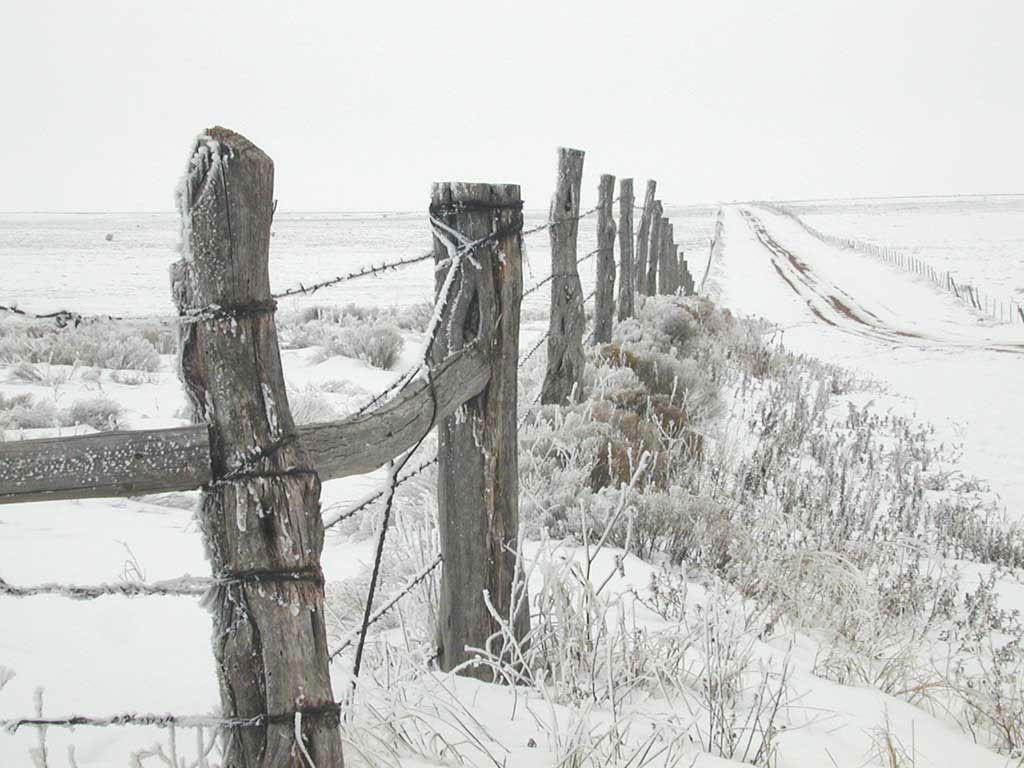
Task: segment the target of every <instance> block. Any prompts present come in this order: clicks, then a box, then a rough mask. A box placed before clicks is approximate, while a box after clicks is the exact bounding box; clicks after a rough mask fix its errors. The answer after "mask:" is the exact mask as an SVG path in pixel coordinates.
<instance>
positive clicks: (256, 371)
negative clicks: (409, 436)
mask: <svg viewBox="0 0 1024 768" xmlns="http://www.w3.org/2000/svg"><path fill="white" fill-rule="evenodd" d="M273 185H274V165H273V162H272V161H271V159H270V158H269V157H267V155H266V154H264V153H263V152H262V151H261V150H260V149H259V148H257V147H256V146H255V145H253V144H252V143H251V142H249V141H248V140H247V139H246V138H244V137H243V136H240V135H239V134H236V133H234V132H232V131H229V130H227V129H225V128H219V127H218V128H211V129H210V130H209V131H208V132H207V134H205V135H203V136H200V137H199V138H198V139H197V141H196V144H195V147H194V149H193V151H192V156H191V158H190V159H189V164H188V169H187V171H186V174H185V177H184V178H183V180H182V182H181V185H180V186H179V189H178V207H179V210H180V212H181V218H182V233H183V234H182V238H183V243H182V248H183V251H182V258H181V260H180V261H179V262H177V263H175V264H174V265H173V266H172V267H171V285H172V292H173V294H174V299H175V302H176V304H177V306H178V309H179V311H181V312H183V313H184V312H187V311H189V310H197V309H200V308H205V307H210V306H216V307H217V308H218V309H217V313H216V314H215V315H214V317H215V318H216V319H210V320H203V321H200V322H196V323H188V324H182V326H181V339H180V343H181V357H180V369H179V373H180V376H181V379H182V381H183V382H184V384H185V390H186V393H187V394H188V397H189V400H190V402H191V404H192V409H193V412H192V417H193V421H194V422H196V423H203V422H205V423H206V424H208V425H209V432H210V456H211V464H212V480H211V482H210V484H209V485H208V486H207V488H206V489H205V490H204V493H203V500H202V509H201V511H200V513H199V523H200V529H201V530H202V533H203V538H204V540H205V544H206V551H207V554H208V556H209V558H210V564H211V566H212V568H213V574H214V576H215V577H217V578H218V579H221V580H223V581H222V583H221V584H220V585H218V586H217V587H215V588H214V590H213V591H212V593H211V595H210V598H209V604H210V606H211V610H212V613H213V622H214V639H213V644H214V655H215V658H216V664H217V675H218V678H219V681H220V692H221V714H222V715H223V716H224V717H238V718H253V717H259V716H269V718H268V722H266V723H265V724H264V725H261V726H258V727H247V728H232V729H229V730H228V731H227V734H226V742H225V744H226V746H225V756H224V765H225V766H232V768H249V767H250V766H272V765H273V766H278V765H280V766H300V765H304V764H305V763H304V758H303V757H302V752H303V751H306V752H308V754H309V756H310V757H311V758H312V759H313V761H314V762H315V764H316V765H317V766H318V768H338V767H340V766H342V765H343V760H342V749H341V735H340V732H339V730H338V710H337V708H336V706H335V704H334V696H333V693H332V691H331V679H330V675H329V669H328V657H327V635H326V629H325V626H324V577H323V572H322V571H321V569H320V552H321V550H322V548H323V539H324V532H323V523H322V521H321V518H320V480H319V479H318V477H317V475H316V473H315V472H313V471H312V470H311V469H310V467H311V464H310V461H309V457H308V456H307V454H306V451H305V450H304V449H303V447H302V445H301V444H300V443H299V441H298V439H297V437H296V432H295V425H294V423H293V421H292V415H291V411H290V409H289V406H288V398H287V396H286V394H285V386H284V376H283V374H282V371H281V357H280V352H279V351H278V346H277V331H276V328H275V325H274V314H273V311H274V302H273V301H272V300H271V297H270V279H269V274H268V258H269V248H270V222H271V216H272V211H273ZM296 710H299V711H303V712H304V713H305V714H304V716H303V717H302V728H301V738H302V741H303V742H304V743H303V744H301V745H300V744H298V743H297V742H296V737H297V735H298V734H296V721H295V717H294V713H295V712H296Z"/></svg>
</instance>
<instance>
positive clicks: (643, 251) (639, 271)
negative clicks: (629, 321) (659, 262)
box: [633, 179, 658, 295]
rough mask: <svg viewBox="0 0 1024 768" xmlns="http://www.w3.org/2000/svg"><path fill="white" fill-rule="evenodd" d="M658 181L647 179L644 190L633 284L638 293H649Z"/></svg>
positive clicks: (637, 234)
mask: <svg viewBox="0 0 1024 768" xmlns="http://www.w3.org/2000/svg"><path fill="white" fill-rule="evenodd" d="M657 188H658V182H656V181H655V180H654V179H648V180H647V190H646V191H645V192H644V207H643V210H642V211H641V212H640V228H639V229H638V230H637V233H636V264H635V266H634V270H633V286H634V287H635V289H636V292H637V293H638V294H641V295H643V294H646V293H647V249H648V248H649V247H650V236H651V218H652V217H653V216H654V193H655V191H656V190H657Z"/></svg>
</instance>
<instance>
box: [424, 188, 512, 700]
mask: <svg viewBox="0 0 1024 768" xmlns="http://www.w3.org/2000/svg"><path fill="white" fill-rule="evenodd" d="M522 208H523V203H522V199H521V197H520V194H519V187H518V185H515V184H494V185H492V184H468V183H460V182H445V183H438V184H434V186H433V189H432V191H431V199H430V213H431V215H432V216H433V217H435V218H437V219H439V220H441V221H443V222H444V223H445V224H447V225H448V226H449V227H451V228H452V229H453V230H455V231H457V232H459V233H461V234H462V235H464V236H465V237H467V238H469V239H470V240H479V239H481V238H486V237H491V240H489V241H488V242H486V243H485V244H484V245H482V246H479V247H477V248H476V250H475V251H474V252H473V253H471V254H467V256H472V257H473V258H474V259H475V261H476V262H477V263H479V265H480V266H479V268H477V267H475V266H470V265H469V264H468V263H467V264H466V266H465V267H464V268H463V269H462V270H461V271H460V272H459V273H458V274H457V276H456V277H455V282H454V284H453V285H452V290H451V293H450V300H449V302H448V306H447V307H446V308H445V311H444V314H443V315H442V319H441V324H440V328H441V329H442V331H441V332H440V335H439V337H438V339H437V341H436V342H435V344H434V347H433V349H432V355H433V360H434V364H438V363H440V362H441V361H442V360H444V359H445V358H446V357H447V356H448V355H450V354H451V353H453V352H455V351H456V350H459V349H462V348H464V347H465V346H466V345H468V344H470V342H472V341H474V340H476V342H477V343H478V344H483V345H484V348H485V349H486V350H488V352H489V355H490V359H491V377H490V381H489V382H488V384H487V387H486V388H485V389H484V390H483V392H481V393H480V394H479V395H477V396H476V397H474V398H472V399H471V400H468V401H466V403H465V405H464V406H463V407H462V408H461V409H460V411H459V412H458V413H456V414H454V415H452V416H449V417H448V418H446V419H445V420H444V421H443V422H441V424H439V425H438V449H437V459H438V473H437V502H438V526H439V533H440V539H441V555H442V557H443V559H444V570H443V574H442V577H441V597H440V606H439V616H438V629H437V638H438V652H439V656H438V664H439V665H440V667H441V669H443V670H445V671H450V670H451V669H453V668H455V667H456V666H458V665H459V664H462V663H463V662H465V661H467V660H469V659H471V658H473V655H474V654H473V653H472V652H468V651H467V650H466V647H467V646H471V647H477V648H483V647H484V646H485V645H486V644H487V640H488V638H489V637H490V636H491V635H492V634H494V633H495V632H497V631H498V629H499V627H498V623H497V622H496V621H495V620H494V618H493V617H492V616H491V614H490V612H489V610H488V608H487V604H486V602H485V598H484V593H485V592H486V593H487V595H488V596H489V599H490V601H491V604H492V605H493V606H494V609H495V610H496V611H497V612H498V615H500V616H501V617H502V618H503V619H505V620H506V621H511V623H512V625H513V629H514V633H515V636H516V638H518V639H520V640H522V639H523V638H525V637H526V634H527V632H528V631H529V628H530V613H529V607H528V604H527V601H526V599H525V596H524V595H523V593H522V589H521V588H520V587H521V585H519V584H518V583H517V582H518V580H519V579H520V578H521V576H522V571H521V569H517V567H516V553H517V551H518V547H519V541H518V538H519V458H518V457H519V454H518V450H519V440H518V432H517V419H516V400H517V392H518V383H517V382H518V361H519V308H520V303H521V302H522V298H523V267H522V234H521V232H522V226H523V214H522ZM450 256H451V254H450V253H449V252H448V250H447V249H446V247H445V246H444V244H443V243H442V242H441V241H440V240H439V239H438V238H437V237H436V236H435V238H434V258H435V261H436V262H437V263H438V264H439V265H440V264H441V262H444V261H446V260H447V259H449V257H450ZM446 276H447V270H446V269H443V268H442V269H440V270H439V271H438V273H437V278H436V286H437V291H438V292H439V293H440V291H441V290H442V288H443V286H444V283H445V280H446ZM513 602H515V605H513ZM513 612H515V616H514V617H513ZM493 650H494V651H495V652H496V653H500V651H501V647H500V645H499V646H495V647H494V648H493ZM462 674H465V675H468V676H471V677H478V678H481V679H486V680H490V679H491V678H492V673H491V671H490V669H488V668H486V667H482V666H481V667H475V666H467V667H465V668H464V669H463V670H462Z"/></svg>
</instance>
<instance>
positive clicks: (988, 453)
mask: <svg viewBox="0 0 1024 768" xmlns="http://www.w3.org/2000/svg"><path fill="white" fill-rule="evenodd" d="M742 210H750V211H752V212H753V213H754V215H755V216H756V217H757V219H758V220H760V222H761V223H762V224H763V225H764V226H765V228H766V229H767V231H768V233H769V234H770V235H771V237H772V238H774V239H775V240H776V241H777V242H778V243H779V245H781V246H783V247H784V248H786V249H787V250H789V251H790V252H791V253H792V254H793V255H794V256H795V257H797V258H798V259H799V260H800V261H801V262H802V263H805V264H806V266H807V268H808V269H809V271H810V273H811V276H812V277H811V280H813V281H814V286H813V289H812V288H808V287H805V286H803V285H801V284H799V282H798V278H799V274H794V273H795V272H798V270H793V269H789V270H788V272H786V274H787V278H788V279H789V280H790V282H793V281H797V287H798V289H799V290H796V289H794V288H793V287H791V284H790V282H787V279H784V278H783V277H782V276H780V274H779V273H778V272H777V271H776V268H775V267H774V266H773V261H772V259H771V254H770V252H769V250H768V249H767V248H766V247H765V246H764V245H763V244H762V243H761V242H760V241H759V240H758V239H757V237H756V236H755V234H754V232H753V230H752V229H751V227H750V225H748V224H747V222H746V220H745V219H744V217H743V215H742V214H741V211H742ZM725 216H726V235H725V237H726V240H725V245H724V247H723V249H722V252H721V255H720V257H719V262H718V263H716V264H715V265H714V267H713V269H712V276H713V279H717V281H718V283H719V286H718V290H719V295H720V298H721V301H722V303H723V304H724V305H725V306H728V307H730V308H732V309H733V310H734V311H737V312H740V313H743V314H747V315H758V316H761V317H764V318H766V319H768V320H770V321H772V322H774V323H776V324H778V325H779V326H780V327H781V328H782V329H783V337H782V338H783V342H784V343H785V345H786V346H787V347H788V348H790V349H792V350H795V351H798V352H805V353H807V354H810V355H813V356H815V357H818V358H820V359H822V360H826V361H828V362H833V363H837V364H840V365H844V366H846V367H849V368H852V369H854V370H857V371H860V372H861V373H863V374H865V375H867V376H870V377H872V378H874V379H876V380H879V381H881V382H883V383H885V384H886V385H887V386H888V388H889V397H887V398H886V404H887V405H889V406H891V407H893V408H895V409H897V411H898V412H900V413H904V414H913V415H916V416H917V417H918V418H920V419H921V420H923V421H927V422H931V423H933V424H935V425H936V427H937V428H938V430H939V435H940V437H939V439H940V440H941V441H942V442H945V443H946V444H947V445H955V444H962V445H963V463H962V466H963V469H964V470H965V471H967V472H969V473H972V474H975V475H977V476H978V477H980V478H983V479H984V480H986V481H988V482H990V483H991V484H992V487H993V489H994V490H996V491H997V492H998V493H999V494H1000V495H1001V496H1002V498H1003V501H1004V502H1005V504H1006V507H1007V511H1008V513H1009V514H1010V515H1011V516H1013V517H1014V518H1016V519H1024V451H1021V450H1020V442H1019V436H1018V435H1017V434H1016V430H1015V428H1014V426H1013V425H1018V424H1024V400H1022V399H1021V398H1019V397H1017V396H1015V395H1014V394H1013V390H1014V387H1015V386H1016V385H1017V384H1018V383H1019V382H1021V381H1024V327H1022V326H1016V327H1015V326H1009V325H1001V324H996V323H993V322H992V321H990V320H987V319H985V318H983V317H982V316H981V315H980V314H979V313H976V312H974V311H972V310H971V309H970V308H968V307H967V306H965V305H964V304H962V303H960V302H959V301H957V300H956V299H955V297H952V296H950V295H949V294H947V293H945V292H944V291H941V290H939V289H937V288H936V287H935V286H933V285H932V284H931V283H930V282H929V281H927V280H925V279H923V278H917V277H916V276H914V275H912V274H909V273H906V272H902V271H900V270H897V269H894V268H892V267H890V266H888V265H887V264H885V263H884V262H881V261H879V260H877V259H873V258H871V257H869V256H865V255H861V254H858V253H856V252H853V251H850V250H848V249H843V248H838V247H835V246H831V245H828V244H826V243H822V242H821V241H820V240H817V239H815V238H814V237H812V236H811V235H810V234H809V233H808V232H807V231H806V230H804V229H803V228H802V227H800V226H799V224H798V223H796V222H794V221H792V219H790V218H789V217H786V216H780V215H778V214H775V213H772V212H771V211H768V210H766V209H764V208H757V207H753V206H730V207H728V208H727V209H726V213H725ZM782 261H784V260H782V259H776V262H778V263H780V268H781V269H782V270H783V271H786V265H785V264H782V263H781V262H782ZM828 296H833V297H838V298H839V299H840V300H841V301H843V302H844V306H845V305H846V304H850V305H851V306H852V307H855V308H859V309H856V311H858V312H860V313H861V316H862V317H865V318H867V319H868V320H869V321H870V322H871V325H864V324H863V323H861V322H859V321H857V320H852V319H850V318H849V317H847V316H845V315H844V314H843V313H842V312H841V311H838V310H836V308H835V307H834V306H831V305H830V304H829V302H828V300H827V298H825V297H828ZM816 313H819V314H820V315H823V316H824V317H825V318H827V320H823V319H820V318H819V316H818V315H817V314H816ZM872 315H873V316H874V318H876V319H874V320H872V319H871V316H872ZM830 323H831V324H830ZM904 334H906V335H904Z"/></svg>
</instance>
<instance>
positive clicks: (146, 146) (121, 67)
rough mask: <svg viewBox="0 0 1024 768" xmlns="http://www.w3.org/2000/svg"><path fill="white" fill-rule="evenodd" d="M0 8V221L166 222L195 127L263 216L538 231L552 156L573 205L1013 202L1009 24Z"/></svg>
mask: <svg viewBox="0 0 1024 768" xmlns="http://www.w3.org/2000/svg"><path fill="white" fill-rule="evenodd" d="M0 3H2V10H3V13H2V28H0V72H2V76H0V77H2V81H0V82H2V84H3V90H2V102H0V103H2V109H0V168H2V169H3V173H4V176H5V178H4V183H3V184H2V185H0V210H8V211H12V210H21V211H24V210H69V211H81V210H118V211H132V210H170V209H171V208H172V190H173V187H174V183H175V180H176V178H177V176H178V174H179V173H180V172H181V170H182V168H183V165H184V158H185V155H186V154H187V152H188V150H189V148H190V142H191V138H192V137H193V136H194V135H195V134H196V133H198V132H199V131H200V130H201V129H203V128H204V127H206V126H208V125H214V124H222V125H225V126H228V127H230V128H233V129H235V130H237V131H239V132H241V133H244V134H246V135H247V136H248V137H249V138H250V139H252V140H253V141H254V142H256V143H257V144H258V145H260V146H261V147H263V149H264V150H266V151H267V152H268V153H269V154H270V155H271V157H273V159H274V161H275V165H276V174H277V197H278V198H279V199H280V202H281V208H282V210H300V209H302V210H314V209H315V210H326V209H329V210H369V209H399V210H401V209H416V208H420V207H425V206H426V202H427V198H428V193H429V185H430V182H431V181H435V180H475V181H493V182H517V183H520V184H522V185H523V192H524V199H525V200H526V203H527V206H528V207H546V206H547V201H548V199H549V197H550V194H551V187H552V184H553V181H554V161H555V151H554V150H555V147H557V146H559V145H564V146H574V147H578V148H581V149H585V150H586V151H587V157H586V164H585V178H584V185H585V188H586V189H587V191H588V197H589V198H593V197H595V195H594V193H593V188H596V185H597V176H598V174H600V173H613V174H616V175H618V176H634V177H636V178H637V179H642V178H646V177H648V176H652V177H654V178H657V179H658V181H659V184H660V189H661V192H662V196H663V198H664V199H665V200H667V201H669V202H672V203H699V202H714V201H720V200H733V199H752V198H777V199H787V198H789V199H792V198H819V197H833V196H838V197H849V196H860V195H902V194H945V193H970V192H1021V191H1024V153H1022V151H1021V146H1022V142H1024V107H1022V104H1021V100H1022V84H1021V78H1022V75H1024V53H1022V50H1024V11H1022V10H1021V9H1022V6H1024V3H1021V2H1020V0H1013V1H1007V2H985V0H980V1H976V2H963V1H962V0H958V1H957V2H951V1H950V0H929V1H927V2H926V1H924V0H922V1H920V2H918V1H916V0H914V1H911V0H886V1H884V2H875V1H873V0H867V1H865V0H858V1H857V2H830V1H829V0H775V2H762V1H758V2H728V1H727V0H699V1H698V2H690V0H677V1H676V2H666V3H660V2H654V1H652V0H645V1H644V2H625V1H620V2H616V3H602V2H598V1H597V0H589V2H571V3H570V2H561V1H560V0H545V1H544V2H532V0H531V1H530V2H523V1H520V2H497V1H496V0H477V2H472V3H464V2H450V1H448V0H431V2H409V3H405V2H398V1H396V0H390V1H386V0H361V1H360V2H351V0H341V1H340V2H339V1H338V0H335V2H328V3H322V4H320V3H317V4H314V3H294V4H293V3H287V2H280V1H278V2H273V3H257V2H251V1H250V2H245V3H241V2H239V3H235V2H224V1H218V2H206V3H192V2H183V1H182V0H178V1H177V2H166V3H164V2H161V3H157V2H145V3H142V2H135V1H134V0H133V1H132V2H104V1H98V0H89V2H66V3H49V2H40V1H39V0H31V1H29V2H21V0H0ZM586 199H587V198H585V200H586Z"/></svg>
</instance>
